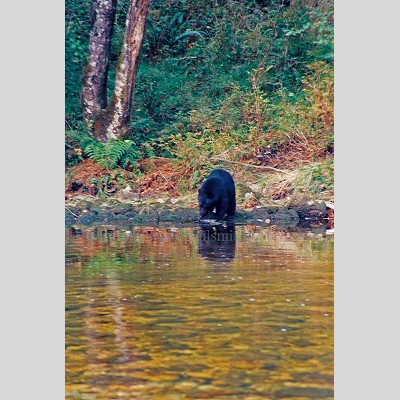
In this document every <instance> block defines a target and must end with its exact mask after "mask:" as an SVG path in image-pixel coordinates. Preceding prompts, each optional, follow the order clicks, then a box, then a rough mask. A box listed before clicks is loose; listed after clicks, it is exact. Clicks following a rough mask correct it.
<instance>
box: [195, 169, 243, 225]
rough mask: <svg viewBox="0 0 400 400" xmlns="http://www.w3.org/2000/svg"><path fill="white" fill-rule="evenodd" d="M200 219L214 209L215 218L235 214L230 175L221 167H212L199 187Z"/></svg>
mask: <svg viewBox="0 0 400 400" xmlns="http://www.w3.org/2000/svg"><path fill="white" fill-rule="evenodd" d="M198 200H199V209H200V219H203V218H204V217H205V216H206V215H207V214H209V213H211V212H213V211H214V209H215V214H216V218H217V220H223V219H225V218H227V217H232V216H233V215H235V211H236V194H235V183H234V182H233V178H232V176H231V175H230V174H229V173H228V172H226V171H224V170H223V169H214V171H212V172H211V174H210V175H209V176H208V178H207V179H206V180H205V181H204V183H203V184H202V185H201V188H200V189H199V196H198Z"/></svg>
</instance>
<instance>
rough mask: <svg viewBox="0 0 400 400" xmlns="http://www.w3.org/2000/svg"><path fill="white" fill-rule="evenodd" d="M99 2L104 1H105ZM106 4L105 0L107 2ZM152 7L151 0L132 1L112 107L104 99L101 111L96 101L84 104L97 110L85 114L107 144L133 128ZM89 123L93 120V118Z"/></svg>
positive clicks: (101, 102) (99, 101)
mask: <svg viewBox="0 0 400 400" xmlns="http://www.w3.org/2000/svg"><path fill="white" fill-rule="evenodd" d="M95 1H99V2H101V0H95ZM105 1H106V0H103V3H104V2H105ZM109 1H111V0H109ZM148 7H149V0H131V3H130V6H129V10H128V14H127V17H126V24H125V36H124V43H123V46H122V51H121V55H120V57H119V60H118V64H117V69H116V73H115V86H114V91H113V94H112V97H111V100H110V104H109V105H108V106H107V105H106V104H104V102H103V100H104V99H103V98H101V99H100V98H98V99H97V102H98V104H99V105H100V110H98V109H95V105H96V102H94V103H93V104H91V103H88V102H86V103H84V108H85V104H86V106H88V107H89V108H91V109H92V110H93V111H91V112H90V111H85V112H84V114H85V113H86V115H88V116H89V117H91V121H92V122H93V127H92V135H93V137H94V138H96V139H97V140H99V141H102V142H107V141H108V140H110V139H117V138H120V137H122V136H124V135H125V133H126V132H127V131H128V130H129V129H130V124H131V111H132V104H133V93H134V88H135V79H136V71H137V66H138V61H139V53H140V48H141V46H142V42H143V35H144V29H145V25H146V16H147V11H148ZM104 32H105V30H104ZM89 52H90V48H89ZM107 61H108V58H107ZM82 93H83V92H82ZM89 100H90V98H89ZM87 120H88V121H89V118H87ZM85 121H86V119H85Z"/></svg>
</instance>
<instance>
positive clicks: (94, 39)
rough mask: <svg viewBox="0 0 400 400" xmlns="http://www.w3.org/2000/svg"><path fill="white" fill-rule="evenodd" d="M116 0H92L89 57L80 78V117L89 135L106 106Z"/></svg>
mask: <svg viewBox="0 0 400 400" xmlns="http://www.w3.org/2000/svg"><path fill="white" fill-rule="evenodd" d="M116 4H117V0H94V2H93V10H92V28H91V31H90V37H89V57H88V60H87V62H86V65H85V69H84V72H83V77H82V93H81V101H82V106H83V107H82V111H83V112H82V114H83V120H84V122H85V124H86V126H87V127H88V130H89V133H91V134H93V123H94V121H95V120H96V118H97V117H98V116H99V114H100V111H101V110H102V109H105V108H106V107H107V74H108V66H109V55H110V47H111V38H112V33H113V26H114V21H115V11H116Z"/></svg>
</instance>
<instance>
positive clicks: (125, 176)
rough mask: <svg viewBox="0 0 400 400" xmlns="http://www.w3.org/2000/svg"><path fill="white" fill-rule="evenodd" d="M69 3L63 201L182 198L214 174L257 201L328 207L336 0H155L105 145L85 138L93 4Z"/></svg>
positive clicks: (121, 17) (120, 13)
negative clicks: (127, 119)
mask: <svg viewBox="0 0 400 400" xmlns="http://www.w3.org/2000/svg"><path fill="white" fill-rule="evenodd" d="M65 4H66V7H65V9H66V15H65V18H66V21H65V26H66V36H65V38H66V54H65V55H66V60H65V82H66V87H65V95H66V112H65V117H66V119H65V126H66V140H65V146H66V169H67V173H66V187H67V193H89V194H91V195H97V196H110V195H113V194H115V193H117V192H118V191H119V190H121V189H122V188H124V187H126V185H127V184H129V185H130V187H131V188H133V190H136V191H137V192H138V193H140V194H142V195H146V194H148V195H152V194H154V193H159V192H160V191H161V192H162V191H164V192H166V193H169V194H172V195H181V194H185V193H191V192H194V189H195V188H196V187H198V185H199V184H200V183H201V181H202V179H203V178H204V177H205V176H206V175H207V174H208V173H209V171H210V170H211V169H213V168H215V167H217V166H218V167H223V168H225V169H228V170H230V171H233V172H234V173H235V178H236V181H237V182H238V183H239V185H240V184H241V185H243V193H245V192H249V191H251V192H253V193H255V194H256V197H257V198H258V199H261V198H263V200H264V201H277V200H282V199H286V198H287V197H288V196H289V195H293V194H296V193H302V194H305V195H309V196H312V197H318V198H322V199H324V200H332V199H333V151H334V150H333V142H334V138H333V1H332V0H320V1H318V0H292V1H288V0H264V1H262V0H257V1H256V0H248V1H235V0H213V1H211V0H198V1H195V0H175V1H174V0H164V1H157V0H154V1H151V2H150V7H149V12H148V16H147V23H146V29H145V36H144V42H143V46H142V49H141V54H140V62H139V67H138V72H137V78H136V86H135V94H134V104H133V109H132V125H131V129H130V131H128V132H127V134H126V135H125V137H124V138H123V139H118V140H112V141H110V142H108V143H99V142H97V141H95V140H94V139H93V138H92V137H90V136H89V135H88V133H87V131H86V128H85V125H84V123H83V119H82V108H81V107H82V106H81V102H80V94H81V91H82V72H83V68H84V66H85V62H86V58H87V51H88V39H89V33H90V27H91V10H92V0H80V1H77V0H66V3H65ZM128 5H129V1H128V0H120V1H118V2H117V14H116V19H115V25H114V32H113V39H112V43H111V57H110V69H109V79H108V90H109V95H110V96H111V93H112V90H113V82H114V81H113V78H114V74H115V68H116V64H117V61H118V57H119V53H120V51H121V44H122V40H123V34H124V30H125V18H126V12H127V9H128ZM249 187H250V189H249ZM239 189H240V187H239ZM240 193H241V191H240V190H239V196H240ZM239 200H240V199H239Z"/></svg>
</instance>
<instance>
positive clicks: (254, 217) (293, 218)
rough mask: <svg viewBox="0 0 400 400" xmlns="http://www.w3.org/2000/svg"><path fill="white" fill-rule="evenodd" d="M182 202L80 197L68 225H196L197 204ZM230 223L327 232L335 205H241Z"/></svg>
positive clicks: (69, 204)
mask: <svg viewBox="0 0 400 400" xmlns="http://www.w3.org/2000/svg"><path fill="white" fill-rule="evenodd" d="M183 202H184V200H177V199H169V201H167V200H165V199H163V198H158V199H151V200H150V199H136V200H131V201H128V200H120V199H117V198H108V199H104V198H96V197H94V196H82V195H80V196H76V197H74V198H72V199H69V200H67V201H66V205H65V225H66V226H67V227H70V226H73V225H95V224H96V225H97V224H109V223H110V224H124V223H133V224H136V223H138V224H139V223H160V222H172V223H176V224H183V223H190V222H197V221H198V218H199V214H198V209H197V207H196V205H195V204H193V202H190V201H189V202H188V203H187V204H183ZM230 222H234V223H249V224H254V225H265V226H267V225H290V226H293V227H294V226H297V225H299V224H311V225H326V228H327V229H332V228H333V205H332V204H330V203H325V202H324V201H322V200H312V199H306V198H304V199H302V200H297V201H294V202H293V203H292V204H289V205H287V206H284V207H283V206H263V205H256V206H254V207H251V208H250V207H248V208H243V207H241V206H240V205H239V206H238V208H237V213H236V215H235V217H234V218H232V219H231V220H230Z"/></svg>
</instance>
